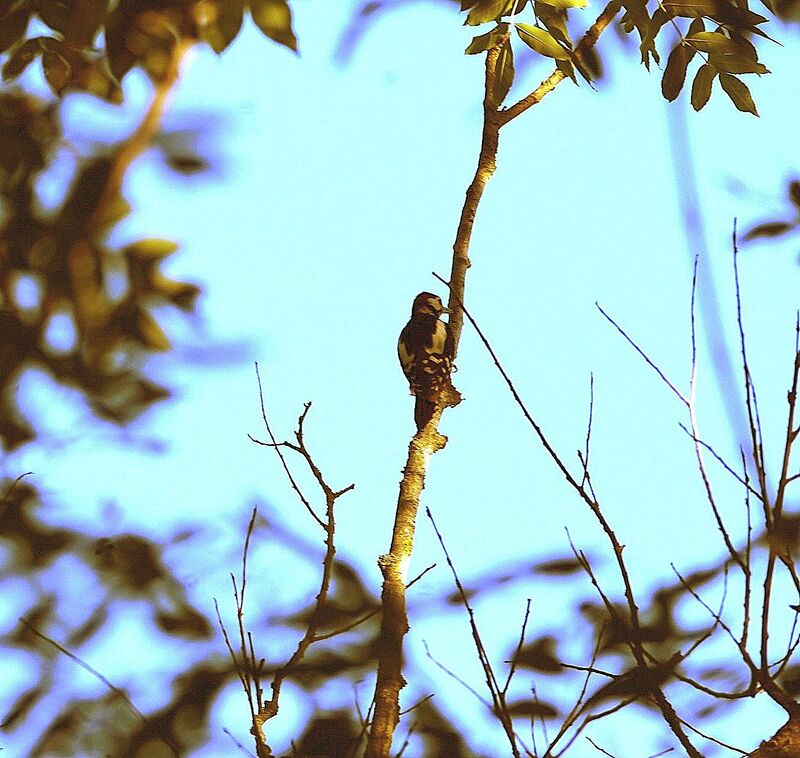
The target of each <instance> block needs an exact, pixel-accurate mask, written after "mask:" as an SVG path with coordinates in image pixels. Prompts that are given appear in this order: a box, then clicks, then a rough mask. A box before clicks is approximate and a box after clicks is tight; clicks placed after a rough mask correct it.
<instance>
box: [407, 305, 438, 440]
mask: <svg viewBox="0 0 800 758" xmlns="http://www.w3.org/2000/svg"><path fill="white" fill-rule="evenodd" d="M443 313H450V311H449V310H448V309H447V308H445V307H444V305H442V301H441V299H440V298H439V297H438V296H437V295H433V294H431V293H430V292H420V293H419V295H417V296H416V297H415V298H414V304H413V305H412V306H411V318H410V319H409V322H408V323H407V324H406V325H405V326H404V327H403V331H402V332H400V339H399V340H398V342H397V355H398V357H399V358H400V365H401V366H402V367H403V373H404V374H405V375H406V379H408V383H409V389H410V390H411V394H412V395H416V402H415V405H414V421H415V422H416V424H417V431H419V430H420V429H422V427H423V426H425V424H427V423H428V421H429V420H430V418H431V416H432V415H433V410H434V408H435V407H436V401H437V400H438V398H439V393H440V392H441V391H442V389H443V388H444V386H445V383H446V382H448V381H449V377H450V366H451V358H450V356H449V355H447V354H446V351H445V346H446V343H447V325H446V324H445V323H444V321H442V320H441V319H440V318H439V317H440V316H441V315H442V314H443Z"/></svg>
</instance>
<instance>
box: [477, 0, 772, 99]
mask: <svg viewBox="0 0 800 758" xmlns="http://www.w3.org/2000/svg"><path fill="white" fill-rule="evenodd" d="M611 4H612V5H616V6H618V8H619V10H621V11H622V15H621V16H620V18H619V21H618V27H619V29H620V31H621V32H622V33H624V34H632V33H636V34H637V35H638V38H639V41H640V42H639V51H640V57H641V62H642V63H643V64H644V66H645V67H647V68H648V69H649V68H650V63H651V61H655V62H656V63H657V64H658V63H659V62H660V60H661V58H660V55H659V52H658V49H657V47H656V41H657V40H658V39H659V37H660V36H663V32H664V30H665V29H669V30H671V31H672V30H674V31H677V32H678V34H679V40H678V42H677V43H676V44H675V45H674V46H673V48H672V50H671V51H670V53H669V56H668V58H667V64H666V66H665V68H664V73H663V76H662V80H661V91H662V94H663V95H664V97H665V98H666V99H667V100H670V101H671V100H675V98H677V97H678V95H679V94H680V92H681V90H682V89H683V85H684V83H685V80H686V75H687V70H688V66H689V64H690V62H691V61H692V60H693V59H694V58H695V56H698V57H699V58H700V59H701V60H702V63H701V65H700V66H699V68H698V69H697V71H696V73H695V75H694V81H693V84H692V92H691V102H692V106H693V107H694V108H695V110H701V109H702V108H703V107H704V106H705V105H706V103H707V102H708V101H709V98H710V97H711V94H712V89H713V84H714V81H715V80H717V79H718V80H719V83H720V86H721V88H722V91H723V92H724V93H725V94H726V95H727V96H728V97H729V98H730V100H731V102H732V103H733V104H734V106H735V107H736V108H737V109H738V110H740V111H744V112H747V113H752V114H753V115H758V111H757V109H756V105H755V103H754V101H753V97H752V95H751V94H750V90H749V88H748V87H747V85H746V84H745V83H744V82H743V81H742V79H741V78H740V77H741V75H743V74H757V75H762V74H768V73H769V70H768V69H767V67H766V66H765V65H764V64H763V63H761V62H760V61H759V59H758V52H757V50H756V47H755V45H754V44H753V42H752V41H751V40H752V38H754V37H762V38H766V39H770V38H769V37H768V35H767V34H766V33H765V32H764V31H762V29H761V28H760V27H761V25H763V24H764V23H766V22H767V20H768V19H767V18H766V17H765V16H762V15H760V14H758V13H755V12H753V11H751V10H750V9H749V7H748V0H666V2H656V3H652V2H648V0H612V3H611ZM585 5H586V0H547V1H545V0H462V3H461V8H462V10H464V11H467V17H466V20H465V22H464V23H465V24H466V25H468V26H477V25H479V24H483V23H487V22H494V23H495V26H494V28H492V29H491V30H490V31H488V32H486V33H484V34H480V35H478V36H476V37H475V38H474V39H473V40H472V42H471V43H470V44H469V45H468V47H467V49H466V51H465V52H466V53H467V54H470V55H474V54H477V53H482V52H485V51H487V50H490V49H492V48H494V47H497V46H500V48H501V51H500V57H499V60H498V67H497V76H496V80H495V84H494V92H493V93H492V96H493V98H494V101H495V103H496V104H497V105H498V106H499V105H501V104H502V101H503V100H504V99H505V97H506V95H507V94H508V91H509V89H510V88H511V85H512V83H513V81H514V52H513V49H512V46H511V33H510V30H511V27H512V26H513V28H514V30H515V31H516V34H517V36H518V38H519V39H520V40H521V41H522V42H523V43H524V44H525V45H526V46H527V47H528V48H530V49H531V50H532V51H533V52H534V53H536V54H537V55H539V56H541V57H545V58H550V59H552V60H553V61H554V62H555V65H556V67H557V68H558V69H560V70H561V71H562V72H563V73H564V74H565V75H567V76H569V77H570V78H571V79H572V80H573V81H574V82H575V83H576V84H577V79H576V76H575V71H577V72H578V73H579V74H580V75H581V76H582V77H583V78H584V79H585V80H586V81H587V82H591V81H592V80H593V79H594V78H596V77H597V75H598V74H599V72H600V71H601V67H600V63H599V58H598V57H597V55H596V54H595V53H594V52H593V51H594V48H590V52H587V53H586V54H584V55H581V54H578V53H577V52H576V50H575V47H574V45H573V42H572V39H571V38H570V33H569V28H568V23H567V22H568V20H569V17H568V13H569V11H570V9H571V8H582V7H584V6H585ZM528 6H530V8H531V9H532V10H533V14H534V17H535V20H536V24H529V23H521V22H518V21H517V16H518V15H520V14H521V13H522V12H523V11H525V10H526V8H527V7H528ZM651 6H652V7H651Z"/></svg>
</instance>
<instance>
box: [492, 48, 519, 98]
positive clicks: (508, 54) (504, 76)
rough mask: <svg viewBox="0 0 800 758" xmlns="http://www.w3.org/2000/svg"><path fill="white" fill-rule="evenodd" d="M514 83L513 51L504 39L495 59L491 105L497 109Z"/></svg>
mask: <svg viewBox="0 0 800 758" xmlns="http://www.w3.org/2000/svg"><path fill="white" fill-rule="evenodd" d="M513 83H514V51H513V50H512V49H511V41H510V40H508V39H506V41H505V42H504V43H503V46H502V47H501V48H500V55H499V56H498V58H497V66H496V67H495V73H494V83H493V86H492V92H491V96H492V103H493V104H494V106H495V107H496V108H499V107H500V106H501V105H502V103H503V100H505V99H506V95H507V94H508V91H509V90H510V89H511V85H512V84H513Z"/></svg>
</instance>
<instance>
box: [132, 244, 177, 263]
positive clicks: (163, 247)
mask: <svg viewBox="0 0 800 758" xmlns="http://www.w3.org/2000/svg"><path fill="white" fill-rule="evenodd" d="M177 249H178V244H177V243H176V242H173V241H172V240H162V239H145V240H139V241H138V242H134V243H132V244H130V245H127V246H125V247H124V248H123V249H122V252H123V253H125V254H126V255H129V256H130V257H132V258H136V259H138V260H140V261H144V260H153V259H158V258H166V257H167V256H168V255H171V254H172V253H174V252H175V251H176V250H177Z"/></svg>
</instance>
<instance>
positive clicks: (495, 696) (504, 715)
mask: <svg viewBox="0 0 800 758" xmlns="http://www.w3.org/2000/svg"><path fill="white" fill-rule="evenodd" d="M425 513H426V514H427V516H428V519H429V520H430V522H431V524H432V525H433V531H434V532H435V533H436V538H437V539H438V540H439V544H440V545H441V547H442V552H444V557H445V558H446V560H447V565H448V566H449V567H450V571H451V572H452V574H453V580H454V581H455V584H456V587H457V588H458V593H459V595H460V596H461V603H462V605H463V606H464V608H466V610H467V614H468V616H469V625H470V629H471V630H472V639H473V641H474V642H475V648H476V649H477V652H478V659H479V660H480V662H481V666H482V667H483V672H484V675H485V677H486V684H487V686H488V688H489V693H490V694H491V696H492V702H493V704H494V712H495V713H496V714H497V717H498V718H499V720H500V723H501V724H502V726H503V730H504V731H505V733H506V737H507V738H508V742H509V745H510V746H511V753H512V754H513V755H514V756H515V758H519V756H520V754H519V749H518V748H517V740H516V735H515V734H514V727H513V725H512V723H511V714H510V713H509V712H508V706H507V704H506V698H505V691H504V690H501V689H500V686H499V685H498V683H497V677H496V676H495V673H494V669H493V668H492V664H491V662H490V661H489V656H488V655H487V653H486V648H485V647H484V645H483V640H482V639H481V635H480V632H479V631H478V624H477V622H476V621H475V614H474V612H473V610H472V607H471V606H470V604H469V599H468V598H467V593H466V592H465V590H464V585H462V584H461V580H460V579H459V578H458V572H457V571H456V567H455V566H454V565H453V561H452V560H451V558H450V554H449V553H448V552H447V547H446V546H445V544H444V538H443V537H442V534H441V532H440V531H439V528H438V527H437V526H436V521H435V519H434V518H433V514H432V513H431V509H430V508H427V507H426V508H425Z"/></svg>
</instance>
